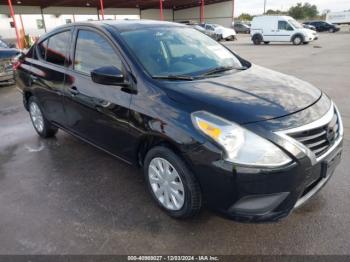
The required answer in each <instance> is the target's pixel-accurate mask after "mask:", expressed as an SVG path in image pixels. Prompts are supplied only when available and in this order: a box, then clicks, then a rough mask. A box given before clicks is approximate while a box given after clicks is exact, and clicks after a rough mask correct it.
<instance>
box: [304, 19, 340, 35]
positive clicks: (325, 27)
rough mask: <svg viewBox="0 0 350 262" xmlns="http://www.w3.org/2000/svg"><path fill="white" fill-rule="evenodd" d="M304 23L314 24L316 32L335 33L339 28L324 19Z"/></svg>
mask: <svg viewBox="0 0 350 262" xmlns="http://www.w3.org/2000/svg"><path fill="white" fill-rule="evenodd" d="M304 24H306V25H312V26H314V27H315V28H316V31H317V32H330V33H335V32H338V31H339V30H340V28H339V27H337V26H335V25H333V24H330V23H327V22H325V21H312V22H305V23H304Z"/></svg>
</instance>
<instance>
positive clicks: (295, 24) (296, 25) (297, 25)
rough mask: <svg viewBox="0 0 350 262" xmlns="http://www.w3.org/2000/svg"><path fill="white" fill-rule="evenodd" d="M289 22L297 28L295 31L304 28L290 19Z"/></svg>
mask: <svg viewBox="0 0 350 262" xmlns="http://www.w3.org/2000/svg"><path fill="white" fill-rule="evenodd" d="M288 22H289V23H290V24H291V25H292V26H293V27H294V28H295V29H300V28H303V26H302V25H301V24H300V23H299V22H297V21H295V20H294V19H289V20H288Z"/></svg>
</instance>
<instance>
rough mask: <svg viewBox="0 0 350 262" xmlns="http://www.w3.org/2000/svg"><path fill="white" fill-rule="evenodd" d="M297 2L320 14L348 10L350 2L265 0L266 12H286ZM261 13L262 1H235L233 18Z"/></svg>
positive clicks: (335, 0) (262, 8)
mask: <svg viewBox="0 0 350 262" xmlns="http://www.w3.org/2000/svg"><path fill="white" fill-rule="evenodd" d="M298 2H308V3H310V4H315V5H316V6H317V8H318V11H319V12H320V13H322V12H323V11H324V10H326V9H330V10H331V11H333V12H336V11H344V10H349V9H350V0H333V1H331V0H309V1H302V0H266V10H268V9H279V10H282V11H287V10H288V9H289V7H291V6H292V5H295V4H296V3H298ZM263 11H264V0H235V16H238V15H240V14H241V13H249V14H252V15H257V14H261V13H263Z"/></svg>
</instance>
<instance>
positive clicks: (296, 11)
mask: <svg viewBox="0 0 350 262" xmlns="http://www.w3.org/2000/svg"><path fill="white" fill-rule="evenodd" d="M288 14H289V15H290V16H292V17H294V18H295V19H305V18H315V17H317V16H318V10H317V6H316V5H311V4H309V3H304V4H302V3H297V4H296V5H295V6H292V7H291V8H289V10H288Z"/></svg>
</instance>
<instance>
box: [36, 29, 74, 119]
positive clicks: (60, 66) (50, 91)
mask: <svg viewBox="0 0 350 262" xmlns="http://www.w3.org/2000/svg"><path fill="white" fill-rule="evenodd" d="M71 33H72V31H71V30H70V29H68V30H67V29H66V30H63V31H59V32H55V33H54V34H52V35H50V36H48V37H47V38H45V39H43V40H40V42H39V43H38V44H37V45H36V48H35V50H34V51H35V53H34V58H33V59H32V60H31V69H30V71H31V74H30V84H31V89H32V90H33V93H34V95H35V96H36V97H37V98H38V99H39V102H40V105H41V107H42V109H43V114H44V115H45V117H46V118H47V119H48V120H49V121H51V122H55V123H57V124H59V125H65V124H66V118H65V113H64V109H63V96H62V95H63V90H64V82H65V71H66V68H67V65H68V64H69V60H68V50H69V42H70V39H71Z"/></svg>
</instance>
